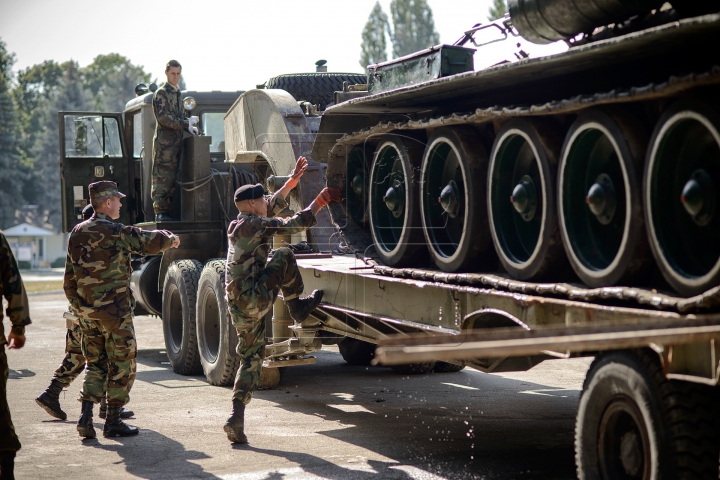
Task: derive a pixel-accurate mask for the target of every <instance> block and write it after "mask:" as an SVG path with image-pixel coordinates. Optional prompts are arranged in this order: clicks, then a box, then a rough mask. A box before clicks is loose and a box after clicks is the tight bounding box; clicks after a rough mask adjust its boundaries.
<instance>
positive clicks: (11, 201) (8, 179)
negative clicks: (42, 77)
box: [0, 41, 25, 228]
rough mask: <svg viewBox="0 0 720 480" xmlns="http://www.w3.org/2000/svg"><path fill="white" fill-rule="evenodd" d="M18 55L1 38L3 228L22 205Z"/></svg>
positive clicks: (0, 198) (10, 223)
mask: <svg viewBox="0 0 720 480" xmlns="http://www.w3.org/2000/svg"><path fill="white" fill-rule="evenodd" d="M14 63H15V55H14V54H12V53H8V51H7V48H6V46H5V43H4V42H2V41H0V185H2V187H1V188H0V228H9V227H12V226H13V225H15V210H16V209H17V208H19V207H21V206H22V205H23V203H24V202H23V197H22V184H23V180H24V178H25V172H24V171H23V169H22V168H21V163H20V162H21V159H22V156H21V154H20V148H19V147H20V144H19V142H18V139H19V138H20V121H19V119H18V116H17V113H16V111H15V104H14V103H13V100H12V96H11V94H10V81H11V80H12V66H13V65H14Z"/></svg>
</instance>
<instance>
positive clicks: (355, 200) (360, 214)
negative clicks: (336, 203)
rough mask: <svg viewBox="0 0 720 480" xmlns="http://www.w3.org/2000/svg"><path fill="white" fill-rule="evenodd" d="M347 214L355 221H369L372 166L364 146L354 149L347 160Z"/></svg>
mask: <svg viewBox="0 0 720 480" xmlns="http://www.w3.org/2000/svg"><path fill="white" fill-rule="evenodd" d="M346 178H347V185H346V186H345V191H346V192H347V212H348V213H349V214H350V217H352V219H353V220H355V221H356V222H358V223H365V222H367V220H368V181H369V180H370V165H369V162H368V160H367V156H366V154H365V148H363V147H362V146H357V147H354V148H353V149H352V150H351V151H350V154H349V155H348V160H347V176H346Z"/></svg>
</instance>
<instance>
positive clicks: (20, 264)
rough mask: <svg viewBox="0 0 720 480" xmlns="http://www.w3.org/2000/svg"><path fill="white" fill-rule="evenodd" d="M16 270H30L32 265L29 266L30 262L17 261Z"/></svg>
mask: <svg viewBox="0 0 720 480" xmlns="http://www.w3.org/2000/svg"><path fill="white" fill-rule="evenodd" d="M17 264H18V270H30V268H32V265H31V264H30V260H18V261H17Z"/></svg>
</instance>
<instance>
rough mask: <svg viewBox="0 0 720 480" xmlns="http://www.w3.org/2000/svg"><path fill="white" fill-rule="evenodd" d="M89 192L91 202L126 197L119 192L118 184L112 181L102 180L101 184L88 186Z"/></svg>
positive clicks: (96, 183)
mask: <svg viewBox="0 0 720 480" xmlns="http://www.w3.org/2000/svg"><path fill="white" fill-rule="evenodd" d="M88 190H90V200H95V199H96V198H105V197H110V196H112V195H114V196H116V197H124V196H125V194H122V193H120V192H119V191H118V186H117V183H115V182H111V181H110V180H101V181H99V182H95V183H91V184H90V185H88Z"/></svg>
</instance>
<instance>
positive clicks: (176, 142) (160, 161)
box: [151, 83, 188, 215]
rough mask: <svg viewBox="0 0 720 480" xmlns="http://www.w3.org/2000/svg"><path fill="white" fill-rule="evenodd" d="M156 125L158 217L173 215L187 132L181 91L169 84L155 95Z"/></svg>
mask: <svg viewBox="0 0 720 480" xmlns="http://www.w3.org/2000/svg"><path fill="white" fill-rule="evenodd" d="M153 112H154V113H155V119H156V120H157V125H156V127H155V137H154V138H153V168H152V184H151V195H152V199H153V209H154V210H155V215H158V214H160V213H170V205H171V203H172V198H173V194H174V193H175V177H176V176H177V169H178V164H179V163H180V152H181V150H182V139H183V131H184V130H187V129H188V120H187V118H185V109H184V108H183V104H182V95H181V93H180V89H179V88H178V89H177V90H176V89H175V88H174V87H173V86H172V85H170V84H169V83H166V84H165V85H163V86H162V87H160V88H158V89H157V90H156V91H155V94H154V95H153Z"/></svg>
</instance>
